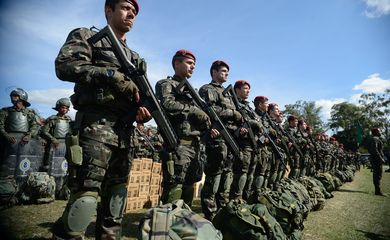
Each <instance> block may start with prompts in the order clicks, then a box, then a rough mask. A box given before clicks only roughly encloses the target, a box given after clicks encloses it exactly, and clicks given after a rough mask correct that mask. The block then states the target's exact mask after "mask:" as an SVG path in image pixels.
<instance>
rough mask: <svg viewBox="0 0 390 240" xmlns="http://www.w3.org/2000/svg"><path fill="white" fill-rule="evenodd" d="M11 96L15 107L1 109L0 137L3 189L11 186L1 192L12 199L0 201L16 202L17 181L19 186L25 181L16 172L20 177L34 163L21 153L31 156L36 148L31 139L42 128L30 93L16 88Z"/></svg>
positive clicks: (0, 202) (1, 181) (1, 200)
mask: <svg viewBox="0 0 390 240" xmlns="http://www.w3.org/2000/svg"><path fill="white" fill-rule="evenodd" d="M10 98H11V102H12V104H13V106H12V107H6V108H2V109H1V110H0V137H1V142H2V145H3V147H4V149H3V152H2V153H1V154H2V156H1V165H0V184H1V190H7V189H8V190H7V192H8V193H6V192H0V195H1V196H3V195H10V196H9V197H10V198H9V199H8V197H6V198H7V199H4V202H3V199H0V204H14V203H16V198H14V197H13V196H11V195H14V194H16V192H17V186H16V181H17V182H18V183H19V185H22V184H23V182H21V181H20V179H16V181H15V175H16V176H20V175H21V174H22V173H20V174H18V173H19V172H20V171H24V174H23V175H27V173H26V171H31V170H32V169H31V168H30V166H31V165H32V164H34V163H32V162H31V161H30V160H32V159H30V160H27V159H24V160H22V159H21V155H31V151H32V150H33V148H34V147H33V146H32V144H31V142H32V139H33V138H34V137H35V136H36V134H37V133H38V128H39V127H38V124H37V122H36V119H35V114H34V113H33V111H32V110H30V109H29V108H28V107H29V106H30V103H29V102H28V95H27V93H26V92H25V91H24V90H23V89H21V88H16V89H15V90H12V91H11V93H10ZM38 167H39V166H38ZM36 170H38V169H36Z"/></svg>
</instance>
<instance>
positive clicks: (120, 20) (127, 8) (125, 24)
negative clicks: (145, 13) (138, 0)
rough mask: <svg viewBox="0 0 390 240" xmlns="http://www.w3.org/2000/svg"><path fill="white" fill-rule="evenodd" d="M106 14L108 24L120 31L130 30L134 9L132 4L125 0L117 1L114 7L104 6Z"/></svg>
mask: <svg viewBox="0 0 390 240" xmlns="http://www.w3.org/2000/svg"><path fill="white" fill-rule="evenodd" d="M105 11H106V16H107V20H108V24H109V25H110V26H111V27H112V28H113V29H114V30H117V31H119V32H121V33H126V32H128V31H130V29H131V28H132V27H133V24H134V21H135V16H136V11H135V7H134V6H133V4H131V3H130V2H127V1H125V0H122V1H119V2H118V3H117V4H116V5H115V9H111V8H110V7H106V9H105Z"/></svg>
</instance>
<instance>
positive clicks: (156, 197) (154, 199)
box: [148, 195, 160, 207]
mask: <svg viewBox="0 0 390 240" xmlns="http://www.w3.org/2000/svg"><path fill="white" fill-rule="evenodd" d="M159 201H160V196H159V195H153V196H149V202H148V204H149V205H150V206H149V207H156V206H157V205H158V203H159Z"/></svg>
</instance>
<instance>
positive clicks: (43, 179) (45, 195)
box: [20, 172, 56, 203]
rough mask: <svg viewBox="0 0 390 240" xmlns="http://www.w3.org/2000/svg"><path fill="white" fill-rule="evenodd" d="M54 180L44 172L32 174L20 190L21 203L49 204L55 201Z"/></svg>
mask: <svg viewBox="0 0 390 240" xmlns="http://www.w3.org/2000/svg"><path fill="white" fill-rule="evenodd" d="M55 187H56V184H55V180H54V177H52V176H49V175H48V174H47V173H46V172H33V173H29V174H28V176H27V181H26V183H25V184H24V185H23V187H22V190H21V197H20V199H21V201H22V202H24V203H49V202H52V201H54V200H55Z"/></svg>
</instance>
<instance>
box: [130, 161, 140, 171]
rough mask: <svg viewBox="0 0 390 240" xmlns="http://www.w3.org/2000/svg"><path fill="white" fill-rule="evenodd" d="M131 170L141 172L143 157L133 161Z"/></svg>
mask: <svg viewBox="0 0 390 240" xmlns="http://www.w3.org/2000/svg"><path fill="white" fill-rule="evenodd" d="M131 171H132V172H134V171H136V172H140V171H142V159H138V158H135V159H133V161H132V165H131Z"/></svg>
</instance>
